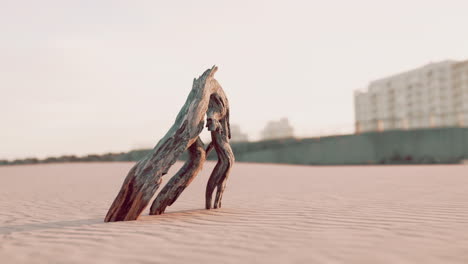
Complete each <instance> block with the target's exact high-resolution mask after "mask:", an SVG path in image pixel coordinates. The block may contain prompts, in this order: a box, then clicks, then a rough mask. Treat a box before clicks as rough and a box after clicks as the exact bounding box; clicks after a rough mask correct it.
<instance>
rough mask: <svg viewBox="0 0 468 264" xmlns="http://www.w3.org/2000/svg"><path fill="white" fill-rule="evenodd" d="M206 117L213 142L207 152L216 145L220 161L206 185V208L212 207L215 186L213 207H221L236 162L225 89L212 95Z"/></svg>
mask: <svg viewBox="0 0 468 264" xmlns="http://www.w3.org/2000/svg"><path fill="white" fill-rule="evenodd" d="M206 118H207V124H206V126H207V127H208V130H210V131H211V143H210V145H209V146H208V149H207V152H209V151H210V149H211V148H213V147H214V149H215V150H216V154H217V155H218V163H217V164H216V166H215V168H214V170H213V172H212V173H211V176H210V179H209V180H208V184H207V186H206V193H205V208H206V209H211V200H212V196H213V192H214V189H215V188H216V198H215V201H214V205H213V207H214V208H221V199H222V197H223V192H224V189H225V188H226V181H227V178H228V176H229V173H230V171H231V167H232V165H233V164H234V154H233V153H232V149H231V146H230V145H229V139H230V138H231V128H230V125H229V102H228V100H227V97H226V95H225V94H224V91H223V89H219V90H218V92H216V93H214V94H212V95H211V98H210V104H209V106H208V112H207V113H206Z"/></svg>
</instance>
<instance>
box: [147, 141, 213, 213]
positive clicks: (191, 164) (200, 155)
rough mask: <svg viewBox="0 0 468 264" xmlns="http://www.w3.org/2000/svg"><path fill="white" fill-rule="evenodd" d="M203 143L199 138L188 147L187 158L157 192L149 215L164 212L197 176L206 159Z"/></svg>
mask: <svg viewBox="0 0 468 264" xmlns="http://www.w3.org/2000/svg"><path fill="white" fill-rule="evenodd" d="M204 147H205V146H204V144H203V142H202V141H201V139H200V138H198V139H197V141H196V142H195V143H193V144H192V145H191V146H190V147H189V149H188V154H189V158H188V160H187V161H186V162H185V164H184V166H183V167H182V168H181V169H180V170H179V171H178V172H177V174H176V175H174V176H173V177H172V178H171V179H170V180H169V182H168V183H167V184H166V185H165V186H164V188H163V189H162V190H161V191H160V192H159V193H158V196H157V197H156V199H155V200H154V201H153V204H152V205H151V209H150V215H159V214H162V213H164V211H165V210H166V207H167V206H171V205H172V204H173V203H174V202H175V201H176V200H177V198H178V197H179V195H180V194H181V193H182V192H183V191H184V190H185V188H186V187H187V186H188V185H189V184H190V183H191V182H192V180H193V179H194V178H195V177H196V176H197V174H198V172H199V171H200V170H201V169H202V167H203V164H204V163H205V161H206V154H205V149H204Z"/></svg>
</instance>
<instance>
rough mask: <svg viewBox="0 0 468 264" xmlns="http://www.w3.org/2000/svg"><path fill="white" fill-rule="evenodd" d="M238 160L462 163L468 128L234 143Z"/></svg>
mask: <svg viewBox="0 0 468 264" xmlns="http://www.w3.org/2000/svg"><path fill="white" fill-rule="evenodd" d="M233 149H234V152H235V154H236V160H237V161H247V162H267V163H289V164H316V165H341V164H343V165H345V164H348V165H349V164H405V163H410V164H411V163H459V162H460V161H461V160H463V159H468V128H436V129H420V130H408V131H397V130H395V131H386V132H375V133H374V132H373V133H363V134H359V135H345V136H333V137H323V138H309V139H302V140H298V139H286V140H273V141H263V142H255V143H244V144H235V145H234V146H233Z"/></svg>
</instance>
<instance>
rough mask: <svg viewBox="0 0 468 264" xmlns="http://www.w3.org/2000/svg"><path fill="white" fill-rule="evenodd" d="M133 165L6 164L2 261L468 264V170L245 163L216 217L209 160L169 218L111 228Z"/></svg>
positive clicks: (0, 218)
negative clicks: (109, 215)
mask: <svg viewBox="0 0 468 264" xmlns="http://www.w3.org/2000/svg"><path fill="white" fill-rule="evenodd" d="M180 165H181V164H177V166H176V168H173V169H172V173H173V172H174V171H175V170H176V169H177V167H179V166H180ZM131 166H132V164H131V163H88V164H51V165H31V166H10V167H0V212H1V213H0V263H467V262H468V174H467V173H468V167H467V166H383V167H358V166H356V167H306V166H287V165H269V164H266V165H260V164H241V163H237V164H236V166H235V167H234V169H233V173H232V175H231V177H230V179H229V183H228V187H227V190H226V192H225V195H224V200H223V206H224V208H222V209H220V210H211V211H207V210H204V209H203V206H204V189H205V184H206V181H207V178H208V174H209V171H210V170H211V169H212V167H213V166H214V164H213V163H208V164H207V165H206V166H205V169H204V170H203V173H202V174H201V175H199V176H198V177H197V178H196V179H195V180H194V182H193V183H192V185H191V186H190V187H189V188H188V189H187V190H186V191H185V192H184V193H183V194H182V196H181V197H180V198H179V200H178V201H177V202H176V203H175V204H174V205H173V206H172V207H169V209H168V213H167V214H165V215H162V216H148V215H146V214H147V210H146V211H145V215H143V216H142V217H141V218H140V219H139V220H138V221H130V222H118V223H103V218H104V216H105V214H106V212H107V209H108V208H109V206H110V204H111V202H112V200H113V199H114V197H115V195H116V194H117V192H118V190H119V188H120V185H121V183H122V181H123V178H124V177H125V175H126V173H127V171H128V170H129V169H130V167H131ZM167 176H169V175H167ZM167 176H166V177H165V180H167V179H168V177H167Z"/></svg>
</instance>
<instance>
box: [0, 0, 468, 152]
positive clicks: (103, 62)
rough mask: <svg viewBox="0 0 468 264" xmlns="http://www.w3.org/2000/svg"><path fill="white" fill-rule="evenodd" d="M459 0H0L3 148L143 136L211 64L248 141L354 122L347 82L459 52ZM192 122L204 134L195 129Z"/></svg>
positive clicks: (151, 138) (463, 47)
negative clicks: (284, 123)
mask: <svg viewBox="0 0 468 264" xmlns="http://www.w3.org/2000/svg"><path fill="white" fill-rule="evenodd" d="M467 10H468V1H466V0H459V1H454V0H443V1H442V0H440V1H431V0H425V1H419V0H393V1H379V0H353V1H337V0H328V1H313V0H307V1H297V0H288V1H260V0H257V1H256V0H237V1H224V0H198V1H175V0H174V1H159V0H152V1H138V0H132V1H130V0H128V1H118V0H91V1H88V0H79V1H73V0H70V1H65V0H57V1H52V0H41V1H35V0H31V1H23V0H11V1H10V0H0V33H1V34H0V113H1V118H0V121H1V122H0V159H15V158H26V157H39V158H44V157H47V156H58V155H70V154H74V155H85V154H89V153H106V152H120V151H128V150H131V149H137V148H148V147H153V146H154V145H155V144H156V143H157V141H158V140H159V139H160V138H161V137H162V136H163V135H164V134H165V133H166V132H167V130H168V129H169V127H170V126H171V125H172V123H173V122H174V119H175V117H176V115H177V113H178V112H179V110H180V108H181V106H182V105H183V104H184V102H185V100H186V97H187V95H188V93H189V91H190V89H191V85H192V81H193V78H194V77H198V76H199V75H200V74H201V73H202V72H203V71H204V70H206V69H207V68H210V67H211V66H212V65H214V64H216V65H218V66H219V70H218V72H217V73H216V79H217V80H218V81H219V83H220V84H221V85H222V86H223V88H224V90H225V91H226V94H227V96H228V98H229V100H230V105H231V123H233V124H238V125H239V126H240V127H241V130H242V131H243V132H246V133H248V134H249V138H250V139H251V140H258V139H259V136H260V132H261V130H262V128H263V127H264V126H265V125H266V123H267V122H268V121H270V120H279V119H280V118H282V117H287V118H289V120H290V122H291V124H292V126H293V127H294V129H295V134H296V135H297V136H298V137H310V136H314V135H323V134H326V133H338V132H343V131H349V132H352V130H353V124H354V110H353V91H354V90H356V89H361V88H365V87H366V86H367V84H368V83H369V82H370V81H372V80H375V79H379V78H382V77H385V76H388V75H391V74H394V73H398V72H401V71H405V70H409V69H412V68H415V67H419V66H422V65H424V64H427V63H430V62H436V61H442V60H446V59H452V60H465V59H468V34H467V33H466V26H467V25H468V16H467V15H466V11H467ZM204 133H205V134H203V137H204V138H207V134H206V132H204Z"/></svg>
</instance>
